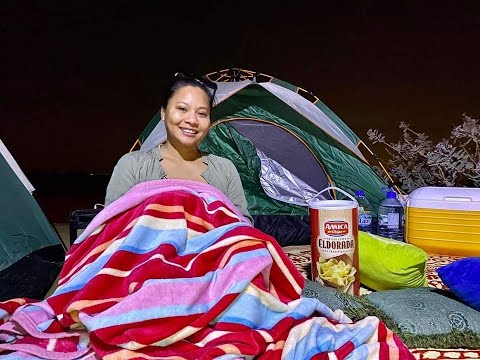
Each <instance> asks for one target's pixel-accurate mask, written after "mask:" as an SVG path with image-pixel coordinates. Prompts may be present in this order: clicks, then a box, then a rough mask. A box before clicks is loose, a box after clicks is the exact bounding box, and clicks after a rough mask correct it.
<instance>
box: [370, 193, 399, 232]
mask: <svg viewBox="0 0 480 360" xmlns="http://www.w3.org/2000/svg"><path fill="white" fill-rule="evenodd" d="M403 227H404V210H403V205H402V203H401V202H400V201H399V200H398V199H397V193H396V192H395V191H393V190H392V189H390V190H389V191H388V192H387V198H386V199H384V200H382V202H381V203H380V206H379V207H378V227H377V234H378V235H380V236H383V237H387V238H390V239H395V240H400V241H404V240H403Z"/></svg>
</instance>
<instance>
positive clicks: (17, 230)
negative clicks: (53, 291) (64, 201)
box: [0, 140, 66, 301]
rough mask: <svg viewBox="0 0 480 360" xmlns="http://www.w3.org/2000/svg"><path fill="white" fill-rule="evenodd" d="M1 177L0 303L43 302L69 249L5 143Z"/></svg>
mask: <svg viewBox="0 0 480 360" xmlns="http://www.w3.org/2000/svg"><path fill="white" fill-rule="evenodd" d="M0 173H1V176H0V199H1V205H2V209H1V211H0V243H1V251H0V301H5V300H8V299H13V298H17V297H28V298H31V299H42V298H43V297H44V296H45V295H46V294H47V292H48V290H49V289H50V287H51V286H52V284H53V282H54V280H55V278H56V277H57V275H58V274H59V273H60V269H61V267H62V265H63V260H64V257H65V250H66V249H65V246H64V245H63V243H62V241H61V240H60V237H59V236H58V234H57V232H56V231H55V229H54V228H53V226H52V225H51V224H50V222H49V221H48V219H47V217H46V216H45V214H44V213H43V211H42V209H41V208H40V206H39V205H38V203H37V201H36V199H35V197H34V191H35V189H34V187H33V186H32V184H31V183H30V182H29V181H28V179H27V177H26V176H25V174H24V173H23V172H22V170H21V169H20V167H19V166H18V164H17V162H16V161H15V159H14V158H13V156H12V155H11V154H10V152H9V151H8V150H7V148H6V146H5V145H4V144H3V142H2V141H1V140H0Z"/></svg>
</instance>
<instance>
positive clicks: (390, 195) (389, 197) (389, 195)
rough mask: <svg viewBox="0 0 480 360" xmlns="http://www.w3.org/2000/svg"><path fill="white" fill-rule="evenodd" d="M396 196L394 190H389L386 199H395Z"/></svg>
mask: <svg viewBox="0 0 480 360" xmlns="http://www.w3.org/2000/svg"><path fill="white" fill-rule="evenodd" d="M396 198H397V193H396V192H395V191H389V192H388V193H387V199H396Z"/></svg>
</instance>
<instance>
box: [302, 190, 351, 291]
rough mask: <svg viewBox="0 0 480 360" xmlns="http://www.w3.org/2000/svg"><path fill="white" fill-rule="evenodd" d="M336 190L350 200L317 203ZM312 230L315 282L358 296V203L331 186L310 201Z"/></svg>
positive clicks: (313, 277) (313, 278)
mask: <svg viewBox="0 0 480 360" xmlns="http://www.w3.org/2000/svg"><path fill="white" fill-rule="evenodd" d="M330 189H334V190H338V191H340V192H341V193H343V194H345V195H346V196H347V197H349V198H350V199H351V201H350V200H323V199H317V197H318V195H320V194H321V193H323V192H325V191H327V190H330ZM308 206H309V214H310V228H311V247H312V250H311V255H312V265H311V266H312V280H313V281H316V282H319V283H321V284H323V285H327V286H330V287H334V288H335V289H337V290H338V291H341V292H344V293H347V294H350V295H359V291H360V272H359V264H358V203H357V201H356V200H355V198H354V197H352V196H351V195H349V194H348V193H346V192H345V191H343V190H341V189H339V188H337V187H334V186H330V187H328V188H325V189H323V190H322V191H320V192H319V193H318V194H316V195H315V196H314V197H313V198H312V199H310V200H309V201H308Z"/></svg>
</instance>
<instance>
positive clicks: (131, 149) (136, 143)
mask: <svg viewBox="0 0 480 360" xmlns="http://www.w3.org/2000/svg"><path fill="white" fill-rule="evenodd" d="M139 144H140V140H139V139H137V140H136V141H135V143H134V144H133V146H132V147H131V148H130V151H129V152H132V151H133V149H135V146H137V145H139Z"/></svg>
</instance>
